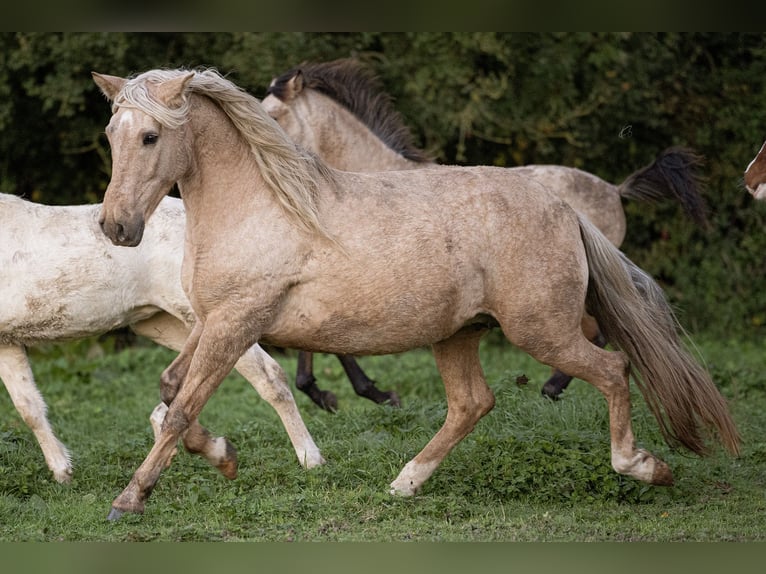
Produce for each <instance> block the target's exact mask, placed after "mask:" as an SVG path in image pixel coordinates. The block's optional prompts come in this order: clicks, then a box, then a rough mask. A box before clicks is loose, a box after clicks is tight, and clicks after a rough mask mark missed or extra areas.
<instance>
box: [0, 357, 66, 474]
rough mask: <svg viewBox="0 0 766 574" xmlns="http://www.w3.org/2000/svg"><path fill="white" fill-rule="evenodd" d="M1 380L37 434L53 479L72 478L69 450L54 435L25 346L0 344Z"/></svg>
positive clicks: (36, 436)
mask: <svg viewBox="0 0 766 574" xmlns="http://www.w3.org/2000/svg"><path fill="white" fill-rule="evenodd" d="M0 379H2V380H3V383H4V384H5V388H6V389H7V390H8V394H9V395H10V397H11V401H13V405H14V406H15V407H16V410H17V411H18V412H19V414H20V415H21V418H22V419H24V422H25V423H26V424H27V426H28V427H29V428H30V429H31V430H32V432H33V433H34V435H35V438H36V439H37V442H38V443H39V445H40V449H41V450H42V451H43V456H44V457H45V462H46V463H47V465H48V468H49V469H50V470H51V472H52V473H53V478H55V479H56V481H58V482H69V481H70V480H71V479H72V463H71V460H70V458H69V452H68V451H67V448H66V447H65V446H64V445H63V444H62V443H61V441H59V439H57V438H56V435H54V434H53V429H51V425H50V423H49V422H48V418H47V416H46V410H47V409H46V406H45V400H44V399H43V396H42V395H41V394H40V391H39V390H38V388H37V386H36V385H35V379H34V375H33V374H32V368H31V367H30V365H29V359H28V358H27V354H26V351H25V350H24V347H21V346H16V345H2V346H0Z"/></svg>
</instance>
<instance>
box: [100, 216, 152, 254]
mask: <svg viewBox="0 0 766 574" xmlns="http://www.w3.org/2000/svg"><path fill="white" fill-rule="evenodd" d="M98 224H99V225H100V226H101V231H102V232H103V233H104V235H106V236H107V237H108V238H109V240H110V241H111V242H112V243H114V244H115V245H120V246H124V247H135V246H136V245H138V244H139V243H141V239H142V238H143V236H144V221H143V219H140V220H138V221H136V222H131V223H124V222H119V221H113V220H107V219H106V218H104V217H101V218H100V219H99V221H98Z"/></svg>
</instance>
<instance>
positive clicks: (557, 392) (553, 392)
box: [541, 385, 561, 401]
mask: <svg viewBox="0 0 766 574" xmlns="http://www.w3.org/2000/svg"><path fill="white" fill-rule="evenodd" d="M541 393H542V395H543V396H544V397H545V398H546V399H550V400H552V401H557V400H559V397H560V396H561V389H557V388H556V387H554V386H548V385H543V390H542V391H541Z"/></svg>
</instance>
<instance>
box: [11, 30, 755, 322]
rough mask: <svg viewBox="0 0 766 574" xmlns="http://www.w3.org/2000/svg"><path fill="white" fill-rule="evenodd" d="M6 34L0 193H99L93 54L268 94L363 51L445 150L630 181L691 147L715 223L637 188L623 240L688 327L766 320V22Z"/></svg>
mask: <svg viewBox="0 0 766 574" xmlns="http://www.w3.org/2000/svg"><path fill="white" fill-rule="evenodd" d="M0 46H2V52H0V191H3V192H6V193H15V194H18V195H23V196H25V197H28V198H31V199H33V200H35V201H41V202H44V203H59V204H64V203H83V202H97V201H100V199H101V198H102V196H103V191H104V190H105V188H106V185H107V183H108V178H109V169H110V159H109V150H108V146H107V143H106V140H105V138H104V137H103V128H104V126H105V125H106V122H107V121H108V116H109V106H108V105H107V104H106V102H105V101H104V98H103V97H102V96H101V95H100V93H99V92H98V90H97V88H96V86H95V85H94V84H93V82H92V80H91V77H90V71H91V70H95V71H99V72H104V73H109V74H115V75H129V74H133V73H138V72H141V71H144V70H146V69H149V68H157V67H178V66H189V67H194V66H210V67H215V68H217V69H218V70H220V71H221V72H223V73H226V74H228V75H229V77H230V78H231V79H232V80H233V81H235V82H236V83H237V84H239V85H241V86H242V87H244V88H246V89H248V90H250V91H251V92H252V93H253V94H255V95H256V96H262V95H263V93H264V92H265V89H266V87H267V86H268V83H269V81H270V80H271V78H272V77H274V76H275V75H277V74H279V73H281V72H283V71H285V70H286V69H288V68H290V67H293V66H295V65H297V64H299V63H300V62H302V61H307V60H314V61H323V60H330V59H334V58H339V57H348V56H355V57H357V58H359V59H361V60H363V61H365V62H367V63H368V64H369V65H370V66H371V67H372V68H373V69H374V70H375V71H376V72H377V73H378V74H379V75H380V77H381V79H382V81H383V83H384V86H385V88H386V90H387V91H388V92H389V93H390V94H391V95H392V96H394V98H395V100H396V105H397V107H398V109H399V110H400V111H401V113H402V114H403V116H404V117H405V119H406V121H407V122H408V124H409V125H410V127H411V128H412V130H413V132H414V133H415V134H416V136H417V140H418V141H419V142H420V144H421V145H422V147H424V148H426V149H427V150H429V151H430V152H431V153H433V154H434V155H435V157H437V158H438V160H439V161H440V162H442V163H464V164H493V165H501V166H515V165H523V164H529V163H553V164H563V165H569V166H574V167H579V168H581V169H585V170H587V171H590V172H592V173H595V174H597V175H599V176H601V177H603V178H604V179H606V180H608V181H612V182H615V183H618V182H621V181H622V180H623V179H624V178H625V177H627V176H628V175H629V174H630V173H631V172H633V171H635V170H636V169H638V168H640V167H641V166H643V165H645V164H647V163H649V162H650V161H651V160H652V159H653V158H654V156H655V155H656V154H657V153H658V152H659V151H661V150H662V149H664V148H666V147H669V146H672V145H685V146H689V147H692V148H694V149H695V150H696V151H698V152H699V153H701V154H703V155H704V156H705V157H706V159H707V163H706V170H705V175H706V177H707V188H706V192H705V193H706V200H707V202H708V204H709V207H710V219H711V223H712V225H711V229H710V230H708V231H707V232H703V231H702V230H700V229H697V228H695V227H694V226H693V224H692V223H690V222H688V221H686V220H685V219H684V217H683V216H682V215H681V214H680V212H679V209H678V208H677V206H673V205H657V206H651V205H646V204H639V203H634V202H626V203H625V207H626V211H627V215H628V235H627V238H626V241H625V243H624V244H623V250H624V251H625V252H626V253H627V254H628V255H629V256H630V257H631V258H632V259H633V260H634V261H636V263H638V264H639V265H641V266H642V267H643V268H644V269H646V270H647V271H648V272H650V273H651V274H653V275H654V276H655V277H656V278H657V279H658V280H659V281H660V282H661V283H662V285H663V286H664V287H665V288H666V290H667V292H668V294H669V296H670V298H671V299H672V301H673V302H674V303H675V304H676V305H677V306H678V308H679V311H680V314H681V316H682V319H683V321H684V323H685V324H686V325H688V326H689V327H691V328H692V329H693V330H706V331H709V332H713V333H720V334H722V335H723V334H731V333H732V332H735V333H738V334H744V335H754V336H758V335H761V336H762V335H763V333H764V329H765V327H764V324H766V263H764V261H765V259H764V256H763V254H764V247H766V234H765V233H764V222H766V205H760V204H756V203H755V202H754V201H753V200H752V198H750V196H749V195H748V194H747V193H746V192H745V190H744V188H743V186H742V184H741V177H742V173H743V171H744V169H745V167H746V166H747V164H748V162H749V161H750V160H751V159H752V158H753V156H754V155H755V153H756V152H757V150H758V148H759V147H760V145H761V143H762V142H763V139H764V130H763V126H764V125H765V124H766V121H765V118H764V114H765V113H766V112H765V111H766V101H764V98H765V96H764V94H766V89H764V87H765V86H764V80H765V79H766V58H764V56H765V55H766V37H765V36H763V35H762V34H730V33H725V34H723V33H688V34H687V33H661V34H646V33H512V34H511V33H495V32H471V33H468V32H460V33H436V32H434V33H431V32H428V33H424V32H418V33H372V32H366V33H57V34H53V33H4V34H2V35H0Z"/></svg>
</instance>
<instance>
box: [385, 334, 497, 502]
mask: <svg viewBox="0 0 766 574" xmlns="http://www.w3.org/2000/svg"><path fill="white" fill-rule="evenodd" d="M484 332H485V331H484V330H473V329H470V328H469V329H465V330H463V331H459V332H458V333H456V334H455V335H453V336H452V337H450V338H449V339H447V340H445V341H442V342H440V343H437V344H435V345H434V346H433V352H434V358H435V359H436V366H437V368H438V369H439V374H441V377H442V381H443V382H444V389H445V391H446V393H447V418H446V420H445V421H444V424H443V425H442V427H441V428H440V429H439V432H437V433H436V435H434V437H433V438H432V439H431V440H430V441H429V443H428V444H427V445H426V446H425V448H423V450H421V451H420V452H419V453H418V454H417V456H415V458H413V459H412V460H411V461H410V462H408V463H407V464H406V465H405V466H404V468H403V469H402V470H401V472H400V473H399V476H397V477H396V479H395V480H394V481H393V482H392V483H391V494H398V495H401V496H411V495H413V494H415V493H416V492H417V491H418V489H419V488H420V487H421V485H422V484H423V483H424V482H425V481H426V480H427V479H428V477H430V476H431V474H433V472H434V471H435V470H436V468H437V467H438V466H439V464H440V463H441V461H442V460H444V457H446V456H447V454H448V453H449V452H450V451H451V450H452V449H453V448H454V447H455V445H456V444H458V443H459V442H460V441H461V440H463V438H465V437H466V435H468V433H470V432H471V431H472V430H473V428H474V426H475V425H476V423H477V422H478V421H479V419H481V417H483V416H484V415H485V414H487V413H488V412H489V411H491V410H492V407H494V406H495V397H494V395H493V394H492V390H491V389H490V388H489V387H488V386H487V383H486V381H485V380H484V373H483V371H482V368H481V364H480V363H479V340H480V339H481V337H482V335H483V334H484Z"/></svg>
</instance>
